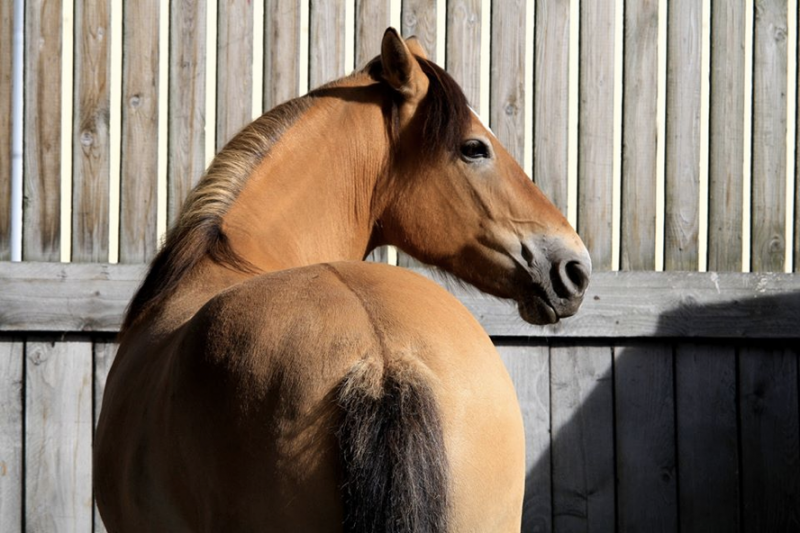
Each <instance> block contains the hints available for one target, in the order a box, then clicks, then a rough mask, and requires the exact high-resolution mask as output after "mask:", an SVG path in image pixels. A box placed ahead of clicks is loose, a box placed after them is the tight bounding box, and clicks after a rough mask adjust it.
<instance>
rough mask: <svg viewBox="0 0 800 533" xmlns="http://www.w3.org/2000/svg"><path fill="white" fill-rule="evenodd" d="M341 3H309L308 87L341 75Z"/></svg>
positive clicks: (330, 0)
mask: <svg viewBox="0 0 800 533" xmlns="http://www.w3.org/2000/svg"><path fill="white" fill-rule="evenodd" d="M344 20H345V5H344V2H340V1H337V0H313V1H312V2H311V9H310V10H309V27H310V42H309V44H308V50H309V57H308V88H309V89H316V88H317V87H319V86H320V85H322V84H324V83H328V82H329V81H333V80H335V79H338V78H341V77H342V76H344V75H345V68H346V67H345V64H344V55H345V50H344Z"/></svg>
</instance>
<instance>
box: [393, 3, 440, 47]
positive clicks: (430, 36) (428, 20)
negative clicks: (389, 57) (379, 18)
mask: <svg viewBox="0 0 800 533" xmlns="http://www.w3.org/2000/svg"><path fill="white" fill-rule="evenodd" d="M400 17H401V20H402V22H401V34H402V35H403V37H411V36H412V35H414V36H416V37H417V39H419V40H420V43H421V44H422V47H423V48H424V49H425V51H426V52H427V53H428V58H430V59H431V60H433V61H436V59H437V57H438V56H437V53H438V50H437V49H436V2H431V0H403V3H402V6H401V11H400Z"/></svg>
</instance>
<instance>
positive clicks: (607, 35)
mask: <svg viewBox="0 0 800 533" xmlns="http://www.w3.org/2000/svg"><path fill="white" fill-rule="evenodd" d="M615 10H616V2H615V1H614V0H603V1H595V2H581V12H580V13H581V30H580V31H581V50H580V86H579V99H580V104H579V110H578V113H579V118H578V120H579V123H580V128H579V131H578V233H579V234H580V236H581V239H582V240H583V242H584V244H586V247H587V248H588V250H589V255H591V257H592V267H593V268H594V270H595V271H598V270H611V267H612V263H613V257H612V251H611V250H612V240H613V239H612V237H613V235H612V221H613V216H612V215H613V213H612V207H613V206H612V195H613V181H614V32H615V27H614V21H615V19H616V15H615Z"/></svg>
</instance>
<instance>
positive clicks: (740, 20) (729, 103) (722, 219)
mask: <svg viewBox="0 0 800 533" xmlns="http://www.w3.org/2000/svg"><path fill="white" fill-rule="evenodd" d="M744 10H745V2H744V0H731V1H729V2H725V3H724V4H717V5H715V6H714V9H712V10H711V86H710V91H711V98H710V106H709V120H710V126H709V161H708V170H709V191H708V194H709V201H708V269H709V270H716V271H740V270H741V269H742V183H743V170H742V168H743V161H744V120H743V117H744V92H745V91H744V62H745V57H744V44H743V43H744V40H745V31H747V29H746V28H745V26H744V19H745V16H744Z"/></svg>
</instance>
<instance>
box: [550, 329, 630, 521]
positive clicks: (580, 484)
mask: <svg viewBox="0 0 800 533" xmlns="http://www.w3.org/2000/svg"><path fill="white" fill-rule="evenodd" d="M550 354H551V356H550V391H551V393H550V396H551V402H552V404H551V406H550V410H551V416H552V419H553V439H552V441H553V444H552V450H551V455H552V458H553V461H552V465H553V529H554V530H555V531H613V530H614V527H615V496H614V490H615V487H614V480H615V472H614V391H613V371H612V365H613V355H612V352H611V348H610V347H609V346H600V345H588V346H585V345H579V344H576V343H573V342H568V343H555V344H554V345H553V347H552V348H551V349H550Z"/></svg>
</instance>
